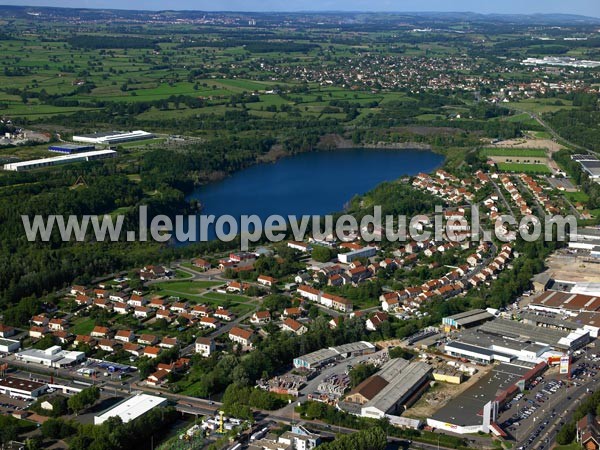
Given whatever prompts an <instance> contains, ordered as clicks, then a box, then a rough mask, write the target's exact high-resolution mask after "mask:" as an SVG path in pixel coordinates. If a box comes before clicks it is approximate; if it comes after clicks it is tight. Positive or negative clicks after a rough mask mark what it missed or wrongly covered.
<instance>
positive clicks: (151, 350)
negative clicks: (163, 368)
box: [143, 345, 160, 359]
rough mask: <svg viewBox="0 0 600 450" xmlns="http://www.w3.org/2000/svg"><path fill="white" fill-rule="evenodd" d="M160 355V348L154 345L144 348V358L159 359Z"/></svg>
mask: <svg viewBox="0 0 600 450" xmlns="http://www.w3.org/2000/svg"><path fill="white" fill-rule="evenodd" d="M159 354H160V347H154V346H152V345H149V346H148V347H145V348H144V353H143V355H144V356H147V357H148V358H152V359H154V358H157V357H158V355H159Z"/></svg>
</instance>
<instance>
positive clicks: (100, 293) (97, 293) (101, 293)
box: [94, 289, 108, 298]
mask: <svg viewBox="0 0 600 450" xmlns="http://www.w3.org/2000/svg"><path fill="white" fill-rule="evenodd" d="M94 297H96V298H106V297H108V291H107V290H106V289H94Z"/></svg>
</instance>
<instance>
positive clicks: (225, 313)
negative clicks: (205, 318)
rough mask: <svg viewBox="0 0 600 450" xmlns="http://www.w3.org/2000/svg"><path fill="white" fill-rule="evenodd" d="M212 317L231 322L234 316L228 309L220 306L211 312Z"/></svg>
mask: <svg viewBox="0 0 600 450" xmlns="http://www.w3.org/2000/svg"><path fill="white" fill-rule="evenodd" d="M213 317H215V318H216V319H221V320H224V321H226V322H231V321H232V320H233V319H234V318H235V316H234V315H233V314H232V313H231V312H229V310H227V309H224V308H222V307H220V306H219V307H218V308H217V310H216V311H215V313H214V314H213Z"/></svg>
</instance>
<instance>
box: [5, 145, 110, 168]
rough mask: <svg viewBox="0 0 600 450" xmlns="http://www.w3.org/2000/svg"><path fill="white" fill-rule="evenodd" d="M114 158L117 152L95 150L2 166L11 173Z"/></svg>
mask: <svg viewBox="0 0 600 450" xmlns="http://www.w3.org/2000/svg"><path fill="white" fill-rule="evenodd" d="M115 156H117V152H115V151H114V150H95V151H93V152H83V153H75V154H72V155H63V156H56V157H54V158H43V159H33V160H31V161H21V162H16V163H8V164H4V170H10V171H13V172H23V171H26V170H33V169H40V168H43V167H52V166H59V165H62V164H72V163H76V162H82V161H95V160H97V159H105V158H114V157H115Z"/></svg>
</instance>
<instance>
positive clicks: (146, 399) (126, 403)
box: [94, 394, 167, 425]
mask: <svg viewBox="0 0 600 450" xmlns="http://www.w3.org/2000/svg"><path fill="white" fill-rule="evenodd" d="M166 404H167V399H166V398H162V397H157V396H156V395H148V394H138V395H134V396H133V397H129V398H128V399H125V400H123V401H122V402H120V403H117V404H116V405H115V406H113V407H112V408H110V409H108V410H106V411H104V412H102V413H101V414H99V415H97V416H94V425H100V424H102V423H104V422H105V421H106V420H108V419H109V418H110V417H120V418H121V420H122V421H123V423H127V422H129V421H131V420H134V419H137V418H138V417H141V416H143V415H144V414H146V413H147V412H149V411H151V410H152V409H154V408H156V407H157V406H163V405H166Z"/></svg>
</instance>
